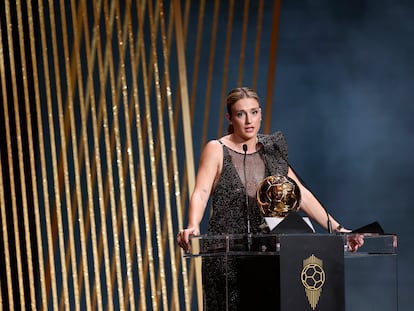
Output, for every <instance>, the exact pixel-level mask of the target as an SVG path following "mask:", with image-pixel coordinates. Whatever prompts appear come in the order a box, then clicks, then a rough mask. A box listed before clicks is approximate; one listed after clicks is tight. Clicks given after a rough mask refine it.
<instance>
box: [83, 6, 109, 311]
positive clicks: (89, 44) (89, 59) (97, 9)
mask: <svg viewBox="0 0 414 311" xmlns="http://www.w3.org/2000/svg"><path fill="white" fill-rule="evenodd" d="M84 10H86V8H78V12H79V14H81V15H82V16H83V18H82V20H83V29H84V33H85V49H86V57H85V58H86V67H87V69H88V70H87V72H88V74H87V86H86V92H84V91H83V86H82V81H83V79H82V66H81V63H80V60H81V59H82V57H81V55H79V56H78V57H79V64H78V65H77V67H78V80H79V82H78V84H79V93H80V98H81V115H82V118H85V119H84V121H83V123H84V124H85V127H84V131H85V132H84V133H83V134H82V137H84V136H87V135H88V132H87V128H86V123H87V122H86V120H87V119H86V110H87V109H88V103H89V102H90V106H91V117H92V131H93V141H94V153H95V156H94V159H95V165H96V173H97V183H98V198H99V200H98V201H99V210H100V217H101V235H100V241H99V247H100V248H101V247H102V248H103V253H104V270H105V277H106V293H107V296H108V297H112V295H113V278H112V275H111V263H110V260H109V256H110V253H109V246H108V234H107V225H106V221H107V215H106V206H107V205H106V202H107V200H106V194H107V193H108V192H105V190H104V189H103V188H104V187H103V177H102V164H101V161H102V160H101V154H100V153H101V151H100V146H99V133H100V130H99V129H100V127H101V123H102V122H104V121H98V119H99V120H101V119H102V118H103V115H104V111H103V109H101V110H100V111H101V113H100V117H97V108H96V103H95V91H94V76H93V64H94V62H95V54H96V56H97V59H98V69H99V78H100V79H103V78H104V77H105V75H106V71H104V70H102V61H101V56H100V55H101V54H100V52H101V51H100V34H99V27H100V24H99V19H100V14H101V11H102V1H94V2H93V12H94V13H93V16H94V22H93V25H94V26H93V27H94V29H93V37H92V38H90V35H89V29H88V25H89V23H88V17H87V14H84V13H83V12H84ZM96 30H98V31H96ZM99 82H100V83H102V81H99ZM101 87H102V86H101ZM101 92H104V91H102V90H101ZM101 94H102V93H101ZM84 96H85V97H86V98H84ZM99 97H100V103H101V102H102V100H103V97H102V96H99ZM103 104H104V105H106V104H105V103H103ZM85 139H86V137H85V138H83V140H85ZM83 146H84V147H85V148H87V145H86V144H85V143H84V144H83ZM108 183H109V182H108ZM110 191H112V192H113V189H112V190H110ZM101 245H102V246H101ZM100 253H101V252H99V258H100V256H101V255H100ZM99 258H98V259H99ZM95 265H97V266H98V267H100V264H99V260H97V261H96V263H95ZM97 269H98V270H97V271H99V270H100V268H97ZM95 273H97V272H95ZM96 300H98V306H99V305H100V304H101V303H102V302H101V301H102V297H101V296H98V295H97V293H96V291H93V300H92V310H94V309H95V302H96ZM107 303H108V305H107V309H108V310H113V303H114V301H113V299H108V300H107Z"/></svg>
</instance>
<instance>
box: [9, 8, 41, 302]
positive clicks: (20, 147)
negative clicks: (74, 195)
mask: <svg viewBox="0 0 414 311" xmlns="http://www.w3.org/2000/svg"><path fill="white" fill-rule="evenodd" d="M16 7H17V8H16V11H17V23H18V32H19V46H20V56H21V57H20V58H21V62H22V68H21V70H22V77H23V91H24V98H23V100H24V102H25V107H26V111H27V108H29V112H30V106H29V104H30V103H29V98H30V96H29V91H28V84H27V83H28V76H27V64H26V53H25V49H24V47H25V42H24V31H23V19H22V10H21V9H22V8H21V2H20V1H16ZM14 115H15V120H16V134H17V138H18V139H17V148H18V159H19V169H20V187H21V198H22V204H23V221H24V231H25V232H24V233H25V234H24V236H25V242H26V255H27V270H28V277H29V291H30V301H31V303H30V305H31V308H32V309H35V308H36V293H35V284H34V283H35V281H34V275H33V254H32V245H31V239H30V223H29V212H28V202H27V190H26V177H25V175H26V173H25V168H24V158H23V145H22V133H21V128H24V127H22V126H21V121H20V111H19V105H14ZM26 118H27V120H28V122H27V124H29V123H30V114H29V115H28V114H26ZM29 127H30V126H28V131H29V130H30V129H29Z"/></svg>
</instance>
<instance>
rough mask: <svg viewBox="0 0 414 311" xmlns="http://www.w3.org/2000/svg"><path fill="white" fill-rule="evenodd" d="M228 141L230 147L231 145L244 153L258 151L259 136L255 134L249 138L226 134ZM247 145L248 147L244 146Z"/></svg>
mask: <svg viewBox="0 0 414 311" xmlns="http://www.w3.org/2000/svg"><path fill="white" fill-rule="evenodd" d="M226 138H227V139H226V141H227V144H228V145H229V147H231V148H232V149H233V150H235V151H238V152H241V153H244V152H247V153H253V152H256V151H257V142H258V139H257V136H254V137H252V138H249V139H243V138H242V137H239V136H237V135H235V134H230V135H228V136H226ZM244 146H246V147H247V149H246V147H244Z"/></svg>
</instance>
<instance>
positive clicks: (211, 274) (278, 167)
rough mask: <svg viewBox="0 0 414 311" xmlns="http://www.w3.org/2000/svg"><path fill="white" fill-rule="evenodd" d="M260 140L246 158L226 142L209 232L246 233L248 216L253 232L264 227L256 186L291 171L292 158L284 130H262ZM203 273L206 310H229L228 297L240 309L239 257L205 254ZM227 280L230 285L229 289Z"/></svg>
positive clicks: (232, 307)
mask: <svg viewBox="0 0 414 311" xmlns="http://www.w3.org/2000/svg"><path fill="white" fill-rule="evenodd" d="M220 143H221V142H220ZM258 144H259V145H258V146H259V148H258V150H257V151H256V152H255V153H251V154H247V155H246V159H244V157H245V155H244V153H239V152H236V151H234V150H231V149H230V148H228V147H227V146H225V145H224V144H222V145H223V168H222V172H221V176H220V177H219V180H218V183H217V185H216V187H215V188H214V190H213V191H212V194H211V204H212V215H211V218H210V220H209V225H208V230H207V234H208V235H224V234H245V233H247V232H248V225H247V224H248V221H247V219H249V223H250V232H251V233H253V234H255V233H259V232H261V231H262V230H263V229H262V228H263V223H264V219H263V216H262V215H261V213H260V211H259V208H258V207H257V204H256V189H257V187H258V185H259V183H260V182H261V181H262V180H263V179H264V178H265V177H267V176H270V175H276V174H279V175H287V173H288V160H287V145H286V141H285V138H284V136H283V134H282V133H281V132H276V133H275V134H272V135H262V134H259V135H258ZM244 160H245V161H246V166H244ZM244 169H245V170H246V176H244ZM245 180H247V187H246V185H245ZM246 189H247V194H248V207H247V208H246ZM202 274H203V294H204V310H207V311H212V310H214V311H216V310H226V301H228V302H229V306H228V310H238V292H237V264H236V259H235V258H232V257H227V258H225V257H203V264H202ZM226 275H227V280H226ZM226 282H227V288H228V289H229V291H228V292H227V293H226ZM253 286H254V284H253Z"/></svg>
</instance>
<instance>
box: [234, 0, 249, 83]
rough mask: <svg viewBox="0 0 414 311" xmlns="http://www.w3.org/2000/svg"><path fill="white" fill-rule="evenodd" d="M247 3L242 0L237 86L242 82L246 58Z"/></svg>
mask: <svg viewBox="0 0 414 311" xmlns="http://www.w3.org/2000/svg"><path fill="white" fill-rule="evenodd" d="M249 4H250V1H249V0H245V1H244V8H243V22H242V30H241V43H240V55H239V73H238V75H237V85H238V86H241V85H242V84H243V72H244V61H245V59H246V44H247V28H248V26H249Z"/></svg>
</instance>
